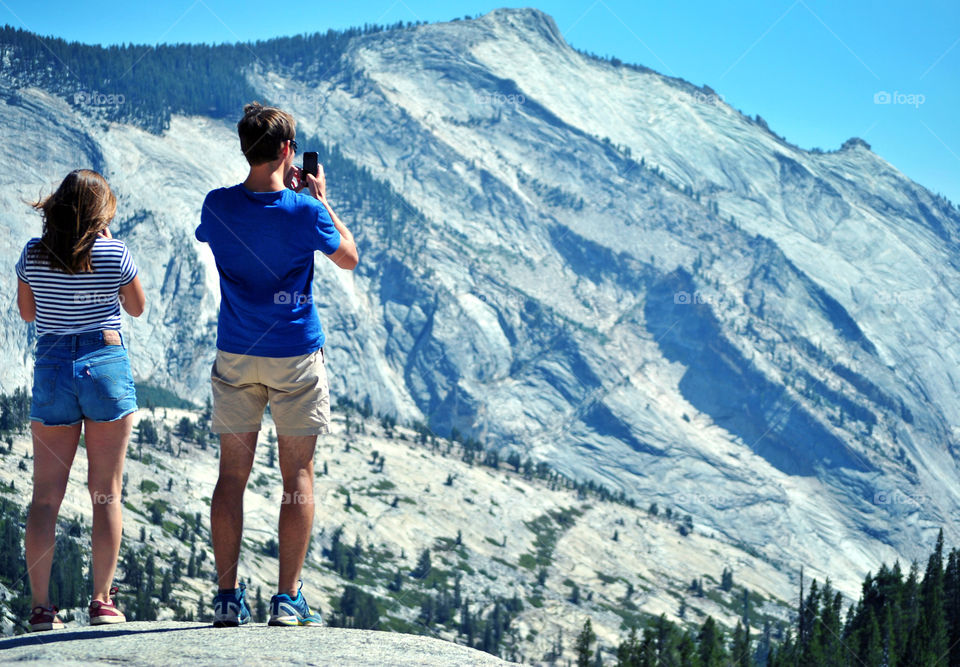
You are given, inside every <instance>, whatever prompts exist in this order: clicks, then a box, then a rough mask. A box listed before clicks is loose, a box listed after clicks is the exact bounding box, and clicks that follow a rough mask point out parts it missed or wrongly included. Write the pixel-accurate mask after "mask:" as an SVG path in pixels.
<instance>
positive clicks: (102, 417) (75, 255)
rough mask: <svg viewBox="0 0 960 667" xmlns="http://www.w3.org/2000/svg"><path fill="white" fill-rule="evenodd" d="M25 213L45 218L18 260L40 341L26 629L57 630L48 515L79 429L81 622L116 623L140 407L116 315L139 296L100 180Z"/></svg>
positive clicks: (79, 181) (22, 302)
mask: <svg viewBox="0 0 960 667" xmlns="http://www.w3.org/2000/svg"><path fill="white" fill-rule="evenodd" d="M34 207H35V208H36V209H37V210H39V211H40V212H41V214H42V215H43V235H42V236H41V237H40V238H35V239H31V240H30V241H29V242H28V243H27V245H26V247H25V248H24V249H23V253H22V254H21V255H20V261H18V262H17V277H18V278H19V281H18V293H17V305H18V306H19V308H20V315H21V316H22V317H23V319H24V320H26V321H27V322H34V321H35V322H36V324H37V336H38V340H37V349H36V363H35V366H34V375H33V400H32V405H31V409H30V419H31V422H30V426H31V431H32V433H33V499H32V501H31V504H30V514H29V517H28V518H27V532H26V558H27V571H28V572H29V575H30V591H31V594H32V596H33V600H32V607H33V609H32V613H31V616H30V627H31V629H32V630H55V629H60V628H62V627H63V622H62V621H61V620H60V618H59V617H58V616H57V608H56V606H54V605H53V604H52V603H51V600H50V597H49V590H48V589H49V582H50V568H51V565H52V563H53V553H54V544H55V537H56V533H55V530H56V523H57V514H58V513H59V510H60V503H61V501H62V500H63V495H64V492H65V491H66V487H67V479H68V477H69V474H70V467H71V465H72V463H73V457H74V455H75V454H76V452H77V444H78V442H79V440H80V432H81V428H82V430H83V433H84V437H85V441H84V442H85V446H86V451H87V464H88V473H87V482H88V487H89V491H90V498H91V500H92V501H93V565H92V568H93V598H92V601H91V603H90V623H91V624H92V625H99V624H102V623H118V622H122V621H124V620H125V618H124V616H123V614H122V613H121V612H120V611H119V610H117V608H116V607H115V605H114V600H113V599H112V597H113V595H114V594H115V593H116V587H114V586H112V581H113V575H114V572H115V571H116V568H117V556H118V553H119V550H120V535H121V530H122V524H121V505H120V499H121V483H122V475H123V460H124V457H125V455H126V450H127V442H128V441H129V439H130V431H131V429H132V427H133V413H134V412H135V411H136V409H137V399H136V395H135V391H134V386H133V375H132V374H131V371H130V360H129V358H128V357H127V350H126V345H125V341H124V338H123V335H122V334H121V332H120V306H121V305H122V306H123V309H124V310H126V311H127V312H128V313H129V314H131V315H133V316H134V317H137V316H139V315H140V314H141V313H142V312H143V307H144V294H143V288H142V287H141V286H140V279H139V278H138V277H137V268H136V266H135V265H134V263H133V259H132V258H131V256H130V252H129V250H127V247H126V245H125V244H124V243H123V242H122V241H118V240H116V239H113V238H111V235H110V231H109V229H108V225H109V224H110V221H111V220H112V219H113V216H114V213H115V212H116V208H117V200H116V198H115V197H114V195H113V192H111V190H110V186H109V185H107V182H106V180H104V178H103V176H101V175H100V174H98V173H97V172H95V171H90V170H87V169H80V170H77V171H73V172H71V173H70V174H68V175H67V177H66V178H65V179H64V180H63V183H61V184H60V187H59V188H58V189H57V191H56V192H54V193H53V194H52V195H50V196H49V197H47V198H46V199H44V200H43V201H40V202H37V203H36V204H34Z"/></svg>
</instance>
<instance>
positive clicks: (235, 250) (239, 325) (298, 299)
mask: <svg viewBox="0 0 960 667" xmlns="http://www.w3.org/2000/svg"><path fill="white" fill-rule="evenodd" d="M196 237H197V240H198V241H203V242H205V243H209V244H210V249H211V250H213V257H214V259H215V260H216V262H217V270H218V271H219V272H220V294H221V300H220V318H219V320H218V323H217V348H218V349H220V350H223V351H224V352H233V353H235V354H249V355H253V356H257V357H295V356H300V355H303V354H309V353H311V352H314V351H316V350H318V349H320V347H322V346H323V343H324V334H323V329H322V328H321V326H320V318H319V316H318V315H317V309H316V308H315V307H314V305H313V292H312V290H311V286H312V284H313V253H314V251H316V250H321V251H323V252H324V253H326V254H328V255H330V254H333V253H334V252H335V251H336V250H337V248H339V247H340V232H338V231H337V228H336V227H334V225H333V221H332V220H331V219H330V215H329V214H328V213H327V210H326V208H324V206H323V204H321V203H320V202H319V201H317V200H316V199H314V198H313V197H311V196H309V195H305V194H298V193H296V192H294V191H293V190H289V189H284V190H281V191H280V192H251V191H250V190H248V189H247V188H246V187H244V186H243V184H240V185H235V186H233V187H232V188H219V189H217V190H211V191H210V192H209V193H207V198H206V199H205V200H204V202H203V210H202V211H201V213H200V226H199V227H197V231H196Z"/></svg>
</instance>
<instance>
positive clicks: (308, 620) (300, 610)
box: [267, 581, 323, 626]
mask: <svg viewBox="0 0 960 667" xmlns="http://www.w3.org/2000/svg"><path fill="white" fill-rule="evenodd" d="M302 588H303V582H302V581H301V582H300V588H298V589H297V597H296V598H291V597H290V596H289V595H287V594H286V593H278V594H277V595H274V596H273V597H272V598H270V621H269V623H268V624H267V625H286V626H291V625H312V626H321V625H323V618H321V616H320V612H313V611H310V605H308V604H307V601H306V599H304V597H303V593H302V592H301V590H300V589H302Z"/></svg>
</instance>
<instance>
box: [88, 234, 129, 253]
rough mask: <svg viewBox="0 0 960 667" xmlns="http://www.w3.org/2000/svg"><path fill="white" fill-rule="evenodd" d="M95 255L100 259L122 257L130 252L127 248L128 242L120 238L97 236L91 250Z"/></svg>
mask: <svg viewBox="0 0 960 667" xmlns="http://www.w3.org/2000/svg"><path fill="white" fill-rule="evenodd" d="M91 252H92V254H93V256H94V257H96V258H98V259H105V258H117V259H120V258H121V257H123V256H124V255H127V254H129V253H130V251H129V250H128V249H127V244H126V243H124V242H123V241H121V240H120V239H114V238H109V239H108V238H107V237H105V236H99V237H97V240H96V241H94V242H93V250H92V251H91Z"/></svg>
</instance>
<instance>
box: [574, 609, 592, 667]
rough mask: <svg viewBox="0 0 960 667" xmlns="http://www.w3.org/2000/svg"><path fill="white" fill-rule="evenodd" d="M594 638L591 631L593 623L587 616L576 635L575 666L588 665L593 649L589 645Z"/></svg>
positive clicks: (582, 666)
mask: <svg viewBox="0 0 960 667" xmlns="http://www.w3.org/2000/svg"><path fill="white" fill-rule="evenodd" d="M596 638H597V635H596V634H595V633H594V631H593V624H592V623H591V622H590V619H589V618H588V619H587V620H586V621H585V622H584V624H583V629H582V630H581V631H580V634H579V635H577V642H576V644H575V645H574V646H575V650H576V652H577V667H590V657H591V656H592V655H593V649H591V648H590V646H591V645H592V644H593V642H594V640H595V639H596Z"/></svg>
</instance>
